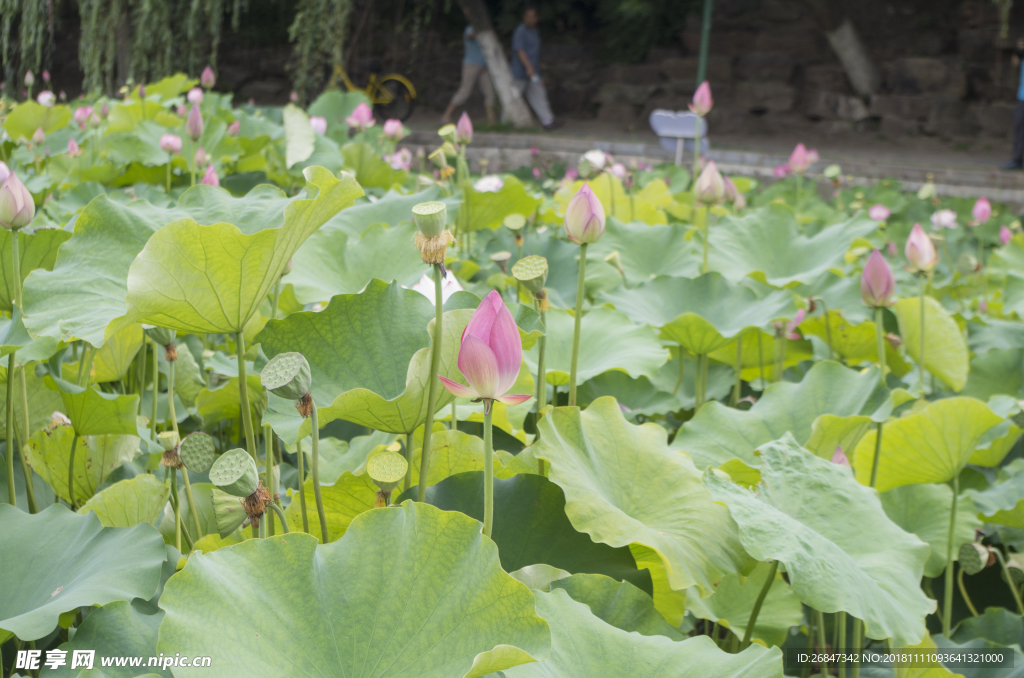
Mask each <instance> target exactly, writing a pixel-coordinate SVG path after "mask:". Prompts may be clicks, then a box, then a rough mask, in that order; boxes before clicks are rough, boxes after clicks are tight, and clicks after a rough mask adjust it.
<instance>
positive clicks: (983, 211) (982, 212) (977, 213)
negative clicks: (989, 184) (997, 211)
mask: <svg viewBox="0 0 1024 678" xmlns="http://www.w3.org/2000/svg"><path fill="white" fill-rule="evenodd" d="M971 216H972V217H974V225H975V226H981V225H982V224H984V223H985V222H986V221H988V220H989V219H990V218H992V205H991V204H989V202H988V200H987V199H985V198H978V201H977V202H976V203H974V207H973V208H972V209H971Z"/></svg>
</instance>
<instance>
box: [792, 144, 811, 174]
mask: <svg viewBox="0 0 1024 678" xmlns="http://www.w3.org/2000/svg"><path fill="white" fill-rule="evenodd" d="M817 161H818V152H817V151H815V150H810V151H808V150H807V147H806V146H804V145H803V144H797V145H796V148H794V149H793V152H792V153H790V155H789V167H790V169H791V170H793V171H794V172H796V173H797V174H803V173H804V172H806V171H807V170H808V169H809V168H810V166H811V165H813V164H814V163H815V162H817Z"/></svg>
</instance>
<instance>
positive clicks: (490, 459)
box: [484, 400, 494, 537]
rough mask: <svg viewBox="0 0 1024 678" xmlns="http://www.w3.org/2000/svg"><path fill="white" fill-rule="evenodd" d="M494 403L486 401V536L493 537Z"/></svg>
mask: <svg viewBox="0 0 1024 678" xmlns="http://www.w3.org/2000/svg"><path fill="white" fill-rule="evenodd" d="M493 408H494V401H492V400H484V536H485V537H490V536H491V527H492V526H493V525H494V442H493V440H492V432H491V416H492V414H493V413H492V410H493Z"/></svg>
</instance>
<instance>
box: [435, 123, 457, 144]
mask: <svg viewBox="0 0 1024 678" xmlns="http://www.w3.org/2000/svg"><path fill="white" fill-rule="evenodd" d="M455 134H456V129H455V125H444V126H442V127H441V129H439V130H437V136H439V137H441V138H442V139H444V141H445V143H449V144H451V145H452V146H454V145H455V143H456V138H455Z"/></svg>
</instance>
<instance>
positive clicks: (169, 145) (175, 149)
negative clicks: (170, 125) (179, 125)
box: [160, 134, 181, 154]
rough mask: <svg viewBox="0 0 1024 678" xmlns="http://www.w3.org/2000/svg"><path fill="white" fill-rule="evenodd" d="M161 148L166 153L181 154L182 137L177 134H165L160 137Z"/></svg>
mask: <svg viewBox="0 0 1024 678" xmlns="http://www.w3.org/2000/svg"><path fill="white" fill-rule="evenodd" d="M160 148H161V150H163V152H164V153H175V154H177V153H181V137H179V136H178V135H177V134H165V135H163V136H162V137H160Z"/></svg>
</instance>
